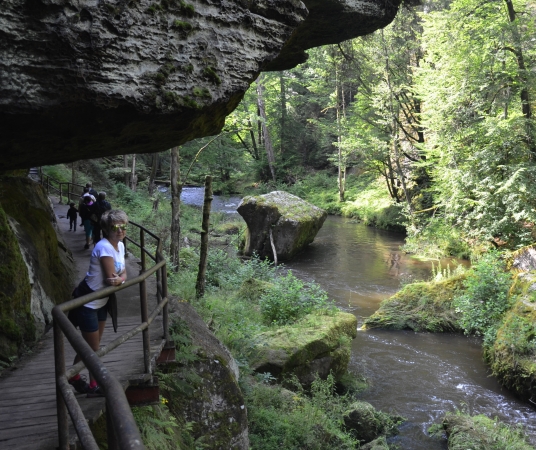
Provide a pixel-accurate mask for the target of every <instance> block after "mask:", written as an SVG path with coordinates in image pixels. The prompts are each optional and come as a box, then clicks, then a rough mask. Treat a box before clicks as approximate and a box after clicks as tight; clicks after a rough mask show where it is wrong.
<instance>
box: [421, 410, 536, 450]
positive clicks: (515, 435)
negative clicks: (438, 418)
mask: <svg viewBox="0 0 536 450" xmlns="http://www.w3.org/2000/svg"><path fill="white" fill-rule="evenodd" d="M442 430H444V431H446V432H447V435H448V448H449V450H467V449H474V450H506V449H507V450H529V449H532V448H533V447H532V446H531V445H530V444H529V442H528V439H527V434H526V432H525V430H524V429H523V427H522V426H510V425H507V424H505V423H502V422H500V421H499V420H498V419H497V418H495V419H490V418H489V417H486V416H485V415H482V414H481V415H477V416H470V415H469V414H466V413H463V412H461V411H456V412H454V413H447V414H446V416H445V417H444V418H443V421H442V424H441V425H439V426H436V427H434V428H433V429H432V430H431V432H433V433H435V434H436V435H437V434H439V432H441V431H442Z"/></svg>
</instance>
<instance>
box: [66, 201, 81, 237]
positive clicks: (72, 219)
mask: <svg viewBox="0 0 536 450" xmlns="http://www.w3.org/2000/svg"><path fill="white" fill-rule="evenodd" d="M69 206H70V208H69V209H68V211H67V218H68V219H69V231H73V226H74V231H76V218H77V217H78V210H77V209H76V208H75V207H74V202H71V203H69Z"/></svg>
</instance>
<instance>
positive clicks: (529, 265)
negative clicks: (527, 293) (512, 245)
mask: <svg viewBox="0 0 536 450" xmlns="http://www.w3.org/2000/svg"><path fill="white" fill-rule="evenodd" d="M506 265H507V267H508V269H510V270H514V271H521V272H529V271H531V270H536V244H532V245H527V246H526V247H523V248H520V249H519V250H517V251H515V252H513V253H512V254H511V255H510V257H509V258H508V260H507V262H506Z"/></svg>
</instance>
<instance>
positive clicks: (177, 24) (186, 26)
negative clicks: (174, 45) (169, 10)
mask: <svg viewBox="0 0 536 450" xmlns="http://www.w3.org/2000/svg"><path fill="white" fill-rule="evenodd" d="M173 27H174V28H176V29H178V30H180V31H187V32H188V31H192V30H193V28H194V27H193V26H192V24H191V23H188V22H183V21H181V20H178V19H177V20H175V21H174V22H173Z"/></svg>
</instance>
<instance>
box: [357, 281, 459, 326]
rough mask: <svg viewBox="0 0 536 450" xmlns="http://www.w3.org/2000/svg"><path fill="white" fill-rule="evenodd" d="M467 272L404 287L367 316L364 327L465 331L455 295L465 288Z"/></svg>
mask: <svg viewBox="0 0 536 450" xmlns="http://www.w3.org/2000/svg"><path fill="white" fill-rule="evenodd" d="M464 280H465V275H464V274H462V275H457V276H454V277H451V278H448V279H446V280H442V281H431V282H421V283H413V284H408V285H406V286H404V287H403V288H402V289H401V290H400V291H399V292H397V293H396V294H395V295H393V296H392V297H391V298H389V299H387V300H384V301H383V302H382V303H381V305H380V308H379V309H378V310H377V311H376V312H375V313H374V314H372V315H371V316H370V317H368V318H367V319H366V320H365V322H364V324H363V327H362V328H363V329H365V330H367V329H371V328H386V329H391V330H405V329H410V330H414V331H430V332H442V331H463V330H462V328H461V326H460V325H459V323H458V314H457V313H456V312H455V310H454V308H453V307H452V299H453V298H454V296H455V294H456V293H457V292H458V291H459V290H462V289H463V282H464Z"/></svg>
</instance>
